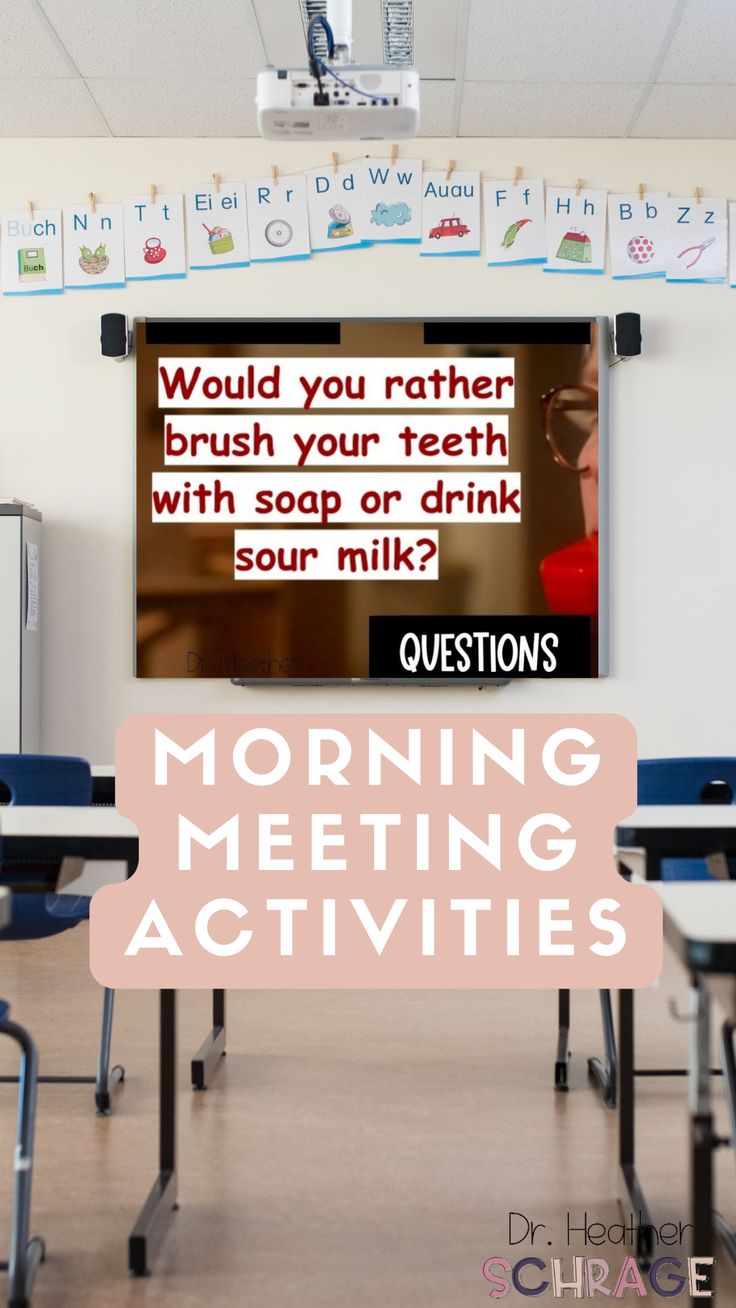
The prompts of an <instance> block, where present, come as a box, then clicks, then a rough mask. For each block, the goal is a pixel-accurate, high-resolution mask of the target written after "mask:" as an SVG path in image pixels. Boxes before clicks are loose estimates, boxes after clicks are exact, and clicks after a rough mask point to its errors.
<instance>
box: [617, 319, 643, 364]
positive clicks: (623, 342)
mask: <svg viewBox="0 0 736 1308" xmlns="http://www.w3.org/2000/svg"><path fill="white" fill-rule="evenodd" d="M613 352H614V354H617V355H618V357H619V359H633V358H634V357H635V355H637V354H641V318H640V317H639V314H638V313H617V314H616V317H615V319H614V327H613Z"/></svg>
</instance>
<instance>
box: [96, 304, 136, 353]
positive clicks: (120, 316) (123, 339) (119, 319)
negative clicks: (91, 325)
mask: <svg viewBox="0 0 736 1308" xmlns="http://www.w3.org/2000/svg"><path fill="white" fill-rule="evenodd" d="M130 347H131V334H130V332H129V331H128V319H127V318H126V316H125V314H124V313H103V314H102V317H101V318H100V349H101V351H102V355H103V358H105V359H115V360H116V361H117V362H118V363H122V361H123V359H125V358H126V357H127V355H128V354H129V353H130Z"/></svg>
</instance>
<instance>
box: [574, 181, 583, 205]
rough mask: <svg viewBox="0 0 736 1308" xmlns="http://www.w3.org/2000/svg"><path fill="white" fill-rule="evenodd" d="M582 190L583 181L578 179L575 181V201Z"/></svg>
mask: <svg viewBox="0 0 736 1308" xmlns="http://www.w3.org/2000/svg"><path fill="white" fill-rule="evenodd" d="M582 189H583V179H582V177H578V180H577V181H576V183H575V199H576V200H577V198H578V196H579V195H580V192H581V190H582Z"/></svg>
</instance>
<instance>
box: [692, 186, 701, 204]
mask: <svg viewBox="0 0 736 1308" xmlns="http://www.w3.org/2000/svg"><path fill="white" fill-rule="evenodd" d="M693 195H694V196H695V203H696V204H700V187H699V186H696V187H695V190H694V191H693Z"/></svg>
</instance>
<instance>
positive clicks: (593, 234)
mask: <svg viewBox="0 0 736 1308" xmlns="http://www.w3.org/2000/svg"><path fill="white" fill-rule="evenodd" d="M605 266H606V192H605V191H587V190H583V189H582V187H581V188H580V190H579V191H578V189H577V187H575V186H572V187H570V186H550V187H548V189H547V262H546V264H545V265H544V271H545V272H552V273H602V272H603V271H604V269H605Z"/></svg>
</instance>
